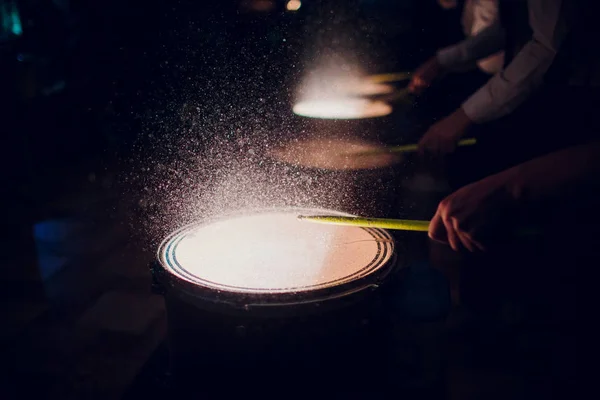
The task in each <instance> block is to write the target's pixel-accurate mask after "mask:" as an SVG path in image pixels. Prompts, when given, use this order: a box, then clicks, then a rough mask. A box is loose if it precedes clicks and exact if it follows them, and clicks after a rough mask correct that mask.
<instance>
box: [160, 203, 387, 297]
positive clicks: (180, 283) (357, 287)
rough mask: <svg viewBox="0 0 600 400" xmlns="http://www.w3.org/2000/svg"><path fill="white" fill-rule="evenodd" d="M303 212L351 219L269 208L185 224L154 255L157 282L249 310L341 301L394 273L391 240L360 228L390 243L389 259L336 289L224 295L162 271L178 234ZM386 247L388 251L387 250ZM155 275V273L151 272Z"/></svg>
mask: <svg viewBox="0 0 600 400" xmlns="http://www.w3.org/2000/svg"><path fill="white" fill-rule="evenodd" d="M307 210H312V211H319V212H323V211H325V212H328V213H331V212H333V213H335V214H338V215H345V216H352V214H348V213H344V212H339V211H334V210H330V209H324V208H317V207H273V208H260V209H252V210H244V211H238V212H232V213H227V214H221V215H219V216H215V217H209V218H206V219H203V220H201V221H199V222H195V223H190V224H187V225H185V226H183V227H181V228H179V229H177V230H176V231H174V232H173V233H172V234H170V235H168V236H167V237H166V238H165V239H164V240H163V241H162V243H161V245H160V246H159V248H158V252H157V254H156V262H155V267H154V268H156V267H158V268H160V273H159V274H158V275H159V276H160V280H161V281H163V282H161V283H162V285H163V287H165V289H166V290H167V291H169V290H170V289H175V290H177V291H179V292H183V293H185V294H187V295H188V296H192V297H194V298H197V299H201V300H205V301H207V302H210V303H226V304H229V305H233V306H236V307H242V308H248V307H250V306H273V305H286V306H290V305H299V304H304V303H315V302H320V301H324V300H327V299H334V298H340V297H344V296H346V295H349V294H352V293H355V292H361V291H364V290H365V289H368V288H377V287H378V286H379V285H381V284H382V283H383V281H384V280H385V278H386V277H387V276H388V275H389V274H390V273H392V271H394V270H395V269H396V266H397V265H398V254H397V251H396V250H397V245H396V242H395V240H394V238H393V236H392V235H391V234H390V233H389V232H388V231H386V230H383V229H373V228H362V229H365V230H368V231H371V232H375V233H377V234H378V235H380V237H383V238H385V239H389V240H390V242H389V243H388V244H387V246H386V247H387V249H388V250H387V251H389V252H390V253H391V254H390V257H389V258H388V260H387V261H385V262H384V263H383V264H382V265H381V266H380V267H379V268H377V269H376V270H374V271H372V272H370V273H368V274H367V275H366V276H362V277H358V278H356V279H353V280H350V281H348V282H344V283H342V284H339V285H335V286H329V287H322V288H316V289H309V290H299V291H292V290H290V291H286V292H282V291H275V290H274V291H272V292H268V291H265V292H236V291H227V290H224V289H219V288H215V287H210V286H203V285H201V284H199V283H194V282H191V281H190V280H188V279H185V278H184V277H183V276H180V275H179V274H175V273H173V272H172V271H171V269H170V268H169V267H165V264H164V263H165V260H164V254H165V251H164V249H165V247H166V245H167V244H168V243H170V242H171V240H172V239H173V238H174V237H176V236H177V235H178V234H179V233H180V232H182V231H184V230H186V229H189V228H190V227H192V226H198V225H199V224H202V225H204V224H209V223H212V222H215V221H218V220H223V219H229V218H233V217H235V216H241V215H249V214H252V215H256V214H260V213H269V212H276V211H304V212H306V211H307ZM388 246H389V247H388ZM155 272H156V270H155Z"/></svg>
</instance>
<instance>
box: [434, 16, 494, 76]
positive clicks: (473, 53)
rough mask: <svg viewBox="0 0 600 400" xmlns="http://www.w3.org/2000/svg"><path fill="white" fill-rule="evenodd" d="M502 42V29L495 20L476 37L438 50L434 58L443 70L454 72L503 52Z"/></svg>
mask: <svg viewBox="0 0 600 400" xmlns="http://www.w3.org/2000/svg"><path fill="white" fill-rule="evenodd" d="M504 41H505V32H504V28H503V27H502V25H501V24H500V20H499V19H496V21H495V22H494V23H493V24H491V25H490V26H488V27H487V28H485V29H483V30H481V31H479V32H478V33H477V34H476V35H474V36H471V37H469V38H467V39H465V40H463V41H462V42H459V43H457V44H455V45H452V46H449V47H446V48H443V49H441V50H439V51H438V52H437V55H436V58H437V61H438V63H439V64H440V66H442V67H443V68H444V69H445V70H456V69H460V68H464V67H467V66H469V65H471V64H474V63H475V62H476V61H477V60H481V59H483V58H485V57H487V56H490V55H492V54H495V53H497V52H499V51H500V50H503V49H504Z"/></svg>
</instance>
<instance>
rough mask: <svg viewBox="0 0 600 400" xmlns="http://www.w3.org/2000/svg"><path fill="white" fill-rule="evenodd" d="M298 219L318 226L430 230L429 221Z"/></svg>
mask: <svg viewBox="0 0 600 400" xmlns="http://www.w3.org/2000/svg"><path fill="white" fill-rule="evenodd" d="M298 219H299V220H302V221H308V222H316V223H318V224H328V225H345V226H358V227H363V228H382V229H392V230H402V231H415V232H427V231H428V230H429V221H419V220H408V219H389V218H363V217H339V216H334V215H299V216H298Z"/></svg>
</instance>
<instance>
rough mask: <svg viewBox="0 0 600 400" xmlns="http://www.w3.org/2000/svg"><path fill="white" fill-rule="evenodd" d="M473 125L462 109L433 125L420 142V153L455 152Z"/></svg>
mask: <svg viewBox="0 0 600 400" xmlns="http://www.w3.org/2000/svg"><path fill="white" fill-rule="evenodd" d="M471 125H473V121H471V120H470V119H469V117H468V116H467V114H465V112H464V111H463V109H462V108H459V109H458V110H456V111H455V112H453V113H452V114H450V115H449V116H447V117H446V118H444V119H443V120H441V121H439V122H437V123H435V124H433V125H432V126H431V127H430V128H429V129H428V130H427V132H425V135H423V137H422V138H421V140H420V141H419V153H420V154H421V155H422V154H424V153H432V154H438V155H439V154H447V153H451V152H453V151H454V149H455V148H456V144H457V143H458V141H459V140H460V138H462V137H463V136H464V135H465V133H466V132H467V130H468V129H469V128H470V127H471Z"/></svg>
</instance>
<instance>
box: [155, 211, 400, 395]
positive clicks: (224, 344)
mask: <svg viewBox="0 0 600 400" xmlns="http://www.w3.org/2000/svg"><path fill="white" fill-rule="evenodd" d="M300 214H304V215H319V214H327V215H331V214H334V215H345V214H340V213H337V212H334V211H330V210H322V209H317V210H315V209H274V210H263V211H257V212H251V213H245V214H236V215H231V216H227V217H224V218H218V219H212V220H208V221H202V222H199V223H197V224H192V225H189V226H186V227H184V228H182V229H180V230H178V231H176V232H174V233H173V234H172V235H170V236H169V237H168V238H166V239H165V240H164V242H163V243H162V245H161V246H160V250H159V253H158V263H156V264H155V265H154V266H153V272H154V274H155V278H156V282H157V284H158V285H159V287H160V288H161V289H163V293H164V295H165V301H166V307H167V316H168V336H169V344H170V352H171V360H172V368H173V372H174V376H175V377H176V382H177V385H180V387H187V384H188V383H191V384H192V385H194V386H195V387H202V388H203V389H204V390H213V389H214V390H220V389H218V388H221V389H222V388H225V389H236V388H237V389H240V390H242V391H244V392H246V393H248V391H259V392H261V391H265V390H267V391H270V390H273V389H275V388H276V387H277V388H279V387H283V386H287V385H290V386H289V388H294V387H295V388H297V389H302V388H304V389H307V388H309V387H310V386H311V385H314V388H315V390H321V389H325V388H329V389H336V388H337V387H338V386H339V385H340V384H343V385H348V383H349V382H352V384H353V385H354V386H353V388H358V386H361V385H363V384H365V385H366V384H367V382H371V383H372V381H373V379H377V378H378V371H380V369H381V368H383V364H382V363H381V362H380V360H379V357H380V356H382V354H385V351H382V349H380V348H379V346H381V343H382V335H384V333H383V332H384V331H385V329H382V327H383V326H384V324H385V321H386V318H385V308H384V307H382V301H381V299H382V297H381V296H382V293H383V287H382V286H383V285H384V284H387V283H389V282H390V279H391V278H392V276H393V273H394V272H395V271H396V270H397V269H398V267H399V263H398V257H397V254H396V251H395V244H394V242H393V240H392V238H391V236H390V235H389V234H388V233H387V232H386V231H384V230H380V229H366V228H358V227H341V226H327V225H319V224H311V223H307V222H303V221H299V220H298V219H297V215H300ZM344 381H345V383H342V382H344ZM232 382H235V385H236V387H235V388H232V387H231V384H232ZM297 389H294V390H297Z"/></svg>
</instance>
